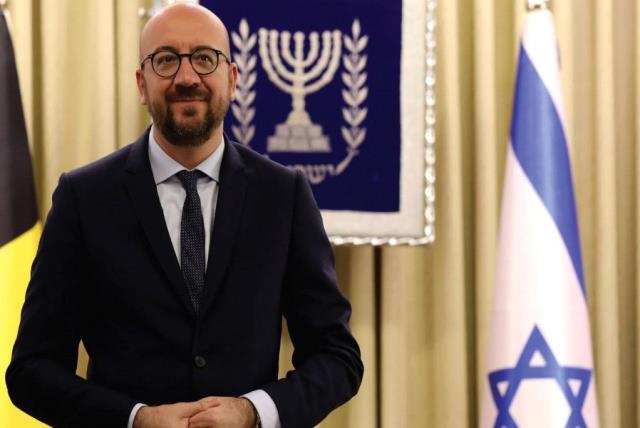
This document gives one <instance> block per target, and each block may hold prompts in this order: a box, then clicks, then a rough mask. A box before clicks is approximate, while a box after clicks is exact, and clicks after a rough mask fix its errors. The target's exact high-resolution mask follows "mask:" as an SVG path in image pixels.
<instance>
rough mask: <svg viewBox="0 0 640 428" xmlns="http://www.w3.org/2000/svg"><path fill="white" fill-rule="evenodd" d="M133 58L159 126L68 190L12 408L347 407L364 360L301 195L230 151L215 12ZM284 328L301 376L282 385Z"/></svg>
mask: <svg viewBox="0 0 640 428" xmlns="http://www.w3.org/2000/svg"><path fill="white" fill-rule="evenodd" d="M140 58H141V66H140V69H139V70H138V71H137V72H136V77H137V83H138V88H139V91H140V97H141V100H142V103H143V104H146V105H147V106H148V108H149V111H150V113H151V115H152V117H153V125H152V127H151V128H150V129H149V130H147V132H146V133H145V134H144V135H143V136H142V137H141V138H140V139H139V140H138V141H137V142H135V143H134V144H132V145H130V146H127V147H125V148H123V149H121V150H119V151H117V152H115V153H114V154H112V155H110V156H108V157H106V158H104V159H101V160H99V161H97V162H95V163H93V164H91V165H89V166H86V167H84V168H81V169H78V170H76V171H72V172H70V173H67V174H63V175H62V177H61V178H60V183H59V185H58V188H57V189H56V191H55V193H54V196H53V205H52V208H51V211H50V213H49V215H48V218H47V222H46V225H45V228H44V231H43V235H42V240H41V243H40V248H39V250H38V255H37V257H36V260H35V262H34V265H33V270H32V277H31V281H30V284H29V288H28V291H27V296H26V300H25V304H24V307H23V310H22V319H21V324H20V330H19V332H18V338H17V340H16V344H15V347H14V352H13V357H12V362H11V364H10V366H9V368H8V370H7V375H6V380H7V386H8V389H9V394H10V396H11V399H12V400H13V402H14V403H15V404H16V405H17V406H18V407H20V408H22V409H23V410H25V411H26V412H28V413H30V414H32V415H33V416H35V417H36V418H38V419H40V420H42V421H44V422H46V423H48V424H51V425H54V426H65V427H67V426H68V427H122V428H124V427H127V426H134V427H136V428H137V427H193V428H197V427H254V426H256V425H258V424H261V425H262V426H263V427H278V426H282V427H307V426H313V425H315V424H317V423H318V422H319V421H320V420H322V419H323V418H324V417H325V416H326V415H327V414H328V413H329V412H330V411H331V410H333V409H334V408H335V407H337V406H339V405H340V404H342V403H344V402H345V401H347V400H348V399H349V398H350V397H351V396H353V395H354V394H355V393H356V391H357V389H358V387H359V384H360V381H361V379H362V363H361V361H360V356H359V349H358V346H357V344H356V342H355V340H354V339H353V337H352V335H351V333H350V331H349V328H348V324H347V323H348V319H349V315H350V306H349V303H348V302H347V301H346V299H345V298H344V297H343V296H342V295H341V293H340V292H339V290H338V288H337V286H336V279H335V272H334V268H333V254H332V250H331V247H330V245H329V243H328V240H327V237H326V235H325V232H324V230H323V228H322V221H321V218H320V215H319V212H318V209H317V207H316V205H315V202H314V201H313V197H312V195H311V192H310V189H309V186H308V184H307V183H306V181H305V180H304V178H303V177H302V175H301V174H299V173H295V172H292V171H289V170H287V169H285V168H283V167H281V166H278V165H277V164H275V163H272V162H270V161H269V160H266V159H265V158H263V157H262V156H260V155H258V154H256V153H254V152H252V151H251V150H249V149H247V148H245V147H242V146H241V145H237V144H234V143H232V142H230V141H229V140H227V139H226V138H225V137H224V136H223V124H222V122H223V117H224V115H225V113H226V111H227V109H228V108H229V104H230V102H231V101H232V100H233V97H234V94H235V84H236V77H237V69H236V66H235V64H233V63H231V62H230V59H229V58H230V55H229V42H228V34H227V31H226V29H225V27H224V25H223V24H222V22H221V21H220V20H219V19H218V18H217V17H216V16H215V15H214V14H212V13H211V12H209V11H208V10H207V9H205V8H202V7H200V6H197V5H192V4H189V5H188V4H177V5H173V6H170V7H168V8H166V9H164V10H163V11H161V12H160V13H159V14H158V15H156V16H154V17H153V18H151V19H150V20H149V22H148V23H147V25H146V26H145V28H144V30H143V32H142V35H141V38H140ZM282 315H284V316H285V317H286V318H287V320H288V326H289V332H290V334H291V337H292V341H293V343H294V346H295V351H294V355H293V363H294V366H295V367H296V369H295V370H293V371H291V372H289V373H288V374H287V376H286V378H285V379H280V380H278V379H277V372H278V353H279V344H280V333H281V316H282ZM80 340H82V341H83V342H84V344H85V347H86V349H87V352H88V354H89V357H90V366H89V370H88V379H87V380H84V379H81V378H79V377H77V376H76V375H75V374H74V371H75V364H76V358H77V348H78V343H79V341H80Z"/></svg>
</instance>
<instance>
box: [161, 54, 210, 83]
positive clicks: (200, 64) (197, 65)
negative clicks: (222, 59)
mask: <svg viewBox="0 0 640 428" xmlns="http://www.w3.org/2000/svg"><path fill="white" fill-rule="evenodd" d="M189 60H190V62H191V66H192V67H193V69H194V70H195V72H196V73H198V74H210V73H213V72H214V71H215V69H216V68H217V67H218V54H217V53H216V51H214V50H213V49H206V48H205V49H198V50H196V51H194V52H193V53H192V54H191V56H190V57H189ZM180 63H181V56H180V55H179V54H177V53H175V52H171V51H160V52H157V53H156V54H155V55H154V56H153V64H152V65H153V69H154V70H155V72H156V73H158V74H159V75H160V76H163V77H170V76H173V75H174V74H176V73H177V72H178V69H179V68H180Z"/></svg>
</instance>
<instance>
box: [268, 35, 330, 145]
mask: <svg viewBox="0 0 640 428" xmlns="http://www.w3.org/2000/svg"><path fill="white" fill-rule="evenodd" d="M258 34H259V43H260V58H261V59H262V66H263V68H264V70H265V72H266V73H267V76H269V80H270V81H271V82H272V83H273V84H274V85H276V86H277V87H278V88H279V89H281V90H282V91H284V92H286V93H288V94H290V95H291V99H292V101H291V107H292V110H291V112H290V113H289V116H288V117H287V120H286V121H285V122H284V123H281V124H278V125H276V130H275V135H272V136H270V137H269V138H268V139H267V151H269V152H331V145H330V142H329V138H328V137H327V136H326V135H323V133H322V126H320V125H318V124H315V123H313V122H312V121H311V117H310V116H309V113H308V112H307V111H306V110H305V97H306V96H307V95H309V94H312V93H314V92H317V91H318V90H320V89H322V88H323V87H324V86H326V85H327V84H328V83H330V82H331V81H332V80H333V76H334V74H335V72H336V70H337V68H338V65H339V63H340V53H341V50H342V44H341V37H342V35H341V33H340V31H338V30H335V31H333V32H331V31H325V32H323V33H322V49H320V39H319V35H318V33H316V32H312V33H311V34H310V35H309V51H308V54H307V56H306V57H305V55H304V45H305V35H304V33H302V32H300V31H298V32H296V33H295V34H293V40H294V50H293V52H292V51H291V33H289V32H288V31H283V32H282V33H279V32H278V31H276V30H271V31H269V30H267V29H265V28H261V29H260V30H259V33H258ZM278 39H280V48H278ZM283 60H284V61H285V62H286V64H287V65H286V66H285V64H284V63H283Z"/></svg>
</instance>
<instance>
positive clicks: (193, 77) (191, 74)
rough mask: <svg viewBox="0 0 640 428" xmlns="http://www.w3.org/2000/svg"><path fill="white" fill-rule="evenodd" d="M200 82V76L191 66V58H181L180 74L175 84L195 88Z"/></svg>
mask: <svg viewBox="0 0 640 428" xmlns="http://www.w3.org/2000/svg"><path fill="white" fill-rule="evenodd" d="M199 82H200V75H199V74H198V73H196V71H195V70H194V69H193V67H192V66H191V61H189V57H186V56H185V57H182V58H180V66H179V68H178V72H177V73H176V75H175V77H174V78H173V83H174V84H176V85H180V86H193V85H196V84H198V83H199Z"/></svg>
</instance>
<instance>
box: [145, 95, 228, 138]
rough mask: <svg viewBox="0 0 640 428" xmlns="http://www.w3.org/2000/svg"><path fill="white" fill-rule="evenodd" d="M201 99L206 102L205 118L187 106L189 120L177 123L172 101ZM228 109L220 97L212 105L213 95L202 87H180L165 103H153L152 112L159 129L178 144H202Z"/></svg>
mask: <svg viewBox="0 0 640 428" xmlns="http://www.w3.org/2000/svg"><path fill="white" fill-rule="evenodd" d="M194 98H195V99H201V100H202V101H203V102H205V103H206V104H207V110H206V111H205V112H204V116H203V117H202V119H199V118H197V117H196V116H197V115H198V110H196V109H195V108H191V107H190V108H187V109H185V110H184V111H183V113H182V114H183V115H184V116H186V117H187V118H189V119H192V120H188V121H187V122H186V123H178V122H177V121H176V117H175V114H174V113H173V110H172V109H171V104H172V102H173V101H178V100H180V99H194ZM228 109H229V102H228V101H226V100H225V99H224V98H220V99H219V100H218V102H217V103H216V105H215V106H212V105H211V94H210V93H208V92H205V91H202V90H193V89H191V88H190V89H182V90H180V89H178V90H177V93H176V94H171V95H167V96H166V97H165V103H164V104H160V103H151V104H150V105H149V113H150V114H151V116H152V117H153V121H154V123H155V124H156V126H158V127H159V128H160V131H161V132H162V135H163V136H164V137H165V138H166V139H167V141H168V142H169V143H171V144H173V145H175V146H201V145H203V144H204V143H205V142H207V141H208V140H209V138H211V134H212V133H213V130H214V129H217V128H218V127H219V126H220V125H221V124H222V120H223V119H224V116H225V115H226V114H227V110H228Z"/></svg>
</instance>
